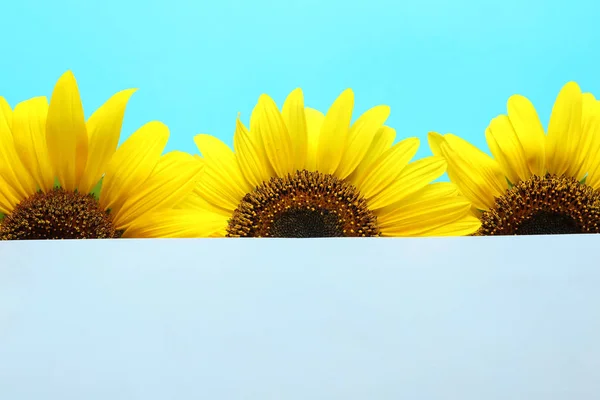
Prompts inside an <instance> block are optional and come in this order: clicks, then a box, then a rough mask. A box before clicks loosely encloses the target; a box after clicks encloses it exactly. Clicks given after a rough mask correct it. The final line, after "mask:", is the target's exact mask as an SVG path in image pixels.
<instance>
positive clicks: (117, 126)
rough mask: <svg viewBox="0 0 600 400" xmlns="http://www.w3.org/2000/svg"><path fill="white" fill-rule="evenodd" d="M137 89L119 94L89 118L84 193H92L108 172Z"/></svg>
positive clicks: (82, 188) (82, 189)
mask: <svg viewBox="0 0 600 400" xmlns="http://www.w3.org/2000/svg"><path fill="white" fill-rule="evenodd" d="M136 90H137V89H128V90H123V91H121V92H118V93H116V94H115V95H113V96H112V97H111V98H110V99H108V101H107V102H106V103H104V104H103V105H102V106H101V107H100V108H99V109H98V110H96V112H94V113H93V114H92V116H91V117H90V118H89V120H88V122H87V131H88V135H89V152H88V160H87V164H86V168H85V173H84V174H83V177H82V179H81V182H80V183H79V191H80V192H82V193H89V192H90V191H91V190H92V189H93V188H94V186H96V184H97V183H98V181H99V180H100V178H101V177H102V175H103V174H104V172H105V170H106V166H107V165H108V163H109V162H110V159H111V157H112V156H113V154H114V153H115V151H116V149H117V145H118V144H119V138H120V136H121V127H122V125H123V118H124V116H125V108H126V107H127V103H128V102H129V99H130V98H131V95H133V93H135V91H136Z"/></svg>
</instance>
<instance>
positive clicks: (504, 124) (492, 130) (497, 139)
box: [485, 115, 544, 184]
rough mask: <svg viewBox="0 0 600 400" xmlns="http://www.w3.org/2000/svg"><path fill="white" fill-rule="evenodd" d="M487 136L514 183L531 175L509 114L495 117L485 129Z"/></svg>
mask: <svg viewBox="0 0 600 400" xmlns="http://www.w3.org/2000/svg"><path fill="white" fill-rule="evenodd" d="M485 138H486V140H487V144H488V146H489V148H490V150H491V152H492V155H493V156H494V158H495V159H496V161H498V164H500V165H501V166H502V169H503V170H504V173H505V174H506V176H507V177H508V179H509V180H510V181H511V182H512V183H513V184H515V183H517V182H519V181H522V180H526V179H528V178H529V177H530V176H531V173H530V172H529V166H528V165H527V158H526V156H525V151H524V150H523V146H522V145H521V142H520V141H519V138H518V137H517V133H516V132H515V130H514V128H513V126H512V124H511V123H510V120H509V119H508V116H506V115H499V116H498V117H496V118H494V119H493V120H492V122H490V125H489V126H488V127H487V129H486V131H485ZM543 144H544V142H542V145H543Z"/></svg>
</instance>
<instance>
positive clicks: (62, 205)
mask: <svg viewBox="0 0 600 400" xmlns="http://www.w3.org/2000/svg"><path fill="white" fill-rule="evenodd" d="M134 91H135V90H133V89H130V90H124V91H121V92H119V93H117V94H115V95H114V96H112V97H111V98H110V99H109V100H108V101H107V102H106V103H105V104H103V105H102V106H101V107H100V108H99V109H98V110H97V111H96V112H95V113H94V114H93V115H92V116H91V117H90V118H89V119H88V120H87V121H85V120H84V113H83V107H82V104H81V99H80V96H79V90H78V87H77V82H76V81H75V77H74V76H73V74H72V73H71V72H70V71H68V72H66V73H65V74H64V75H62V76H61V77H60V79H59V80H58V82H57V83H56V86H55V88H54V91H53V93H52V97H51V100H50V104H48V101H47V99H46V98H45V97H36V98H32V99H29V100H26V101H24V102H22V103H19V104H18V105H17V106H16V107H15V109H14V111H13V110H11V108H10V106H9V105H8V103H7V102H6V100H5V99H4V98H0V212H1V213H3V214H4V218H3V219H2V221H1V223H0V239H4V240H6V239H77V238H119V237H136V236H137V237H139V236H143V235H141V234H140V232H145V233H147V234H149V235H150V236H158V237H160V236H163V235H166V236H169V234H170V233H171V232H172V231H173V225H174V222H173V219H172V217H171V216H169V215H165V213H166V212H168V210H169V209H171V208H172V207H173V206H174V205H175V204H176V203H177V202H178V201H179V200H180V198H182V197H184V196H185V195H186V194H187V193H188V192H190V191H191V190H192V189H193V187H194V184H195V181H194V179H195V178H196V177H197V176H198V174H199V173H200V171H201V169H202V165H201V164H199V163H198V162H197V161H196V160H194V158H193V157H192V156H191V155H189V154H185V153H180V152H171V153H168V154H166V155H164V156H161V154H162V152H163V149H164V147H165V145H166V144H167V140H168V138H169V130H168V128H167V127H166V126H165V125H164V124H162V123H160V122H150V123H148V124H146V125H144V126H143V127H141V128H140V129H139V130H138V131H136V132H135V133H133V135H131V137H130V138H128V139H127V140H126V141H125V142H124V143H123V144H122V145H121V146H120V147H119V148H118V149H117V145H118V142H119V136H120V131H121V125H122V122H123V117H124V114H125V107H126V105H127V103H128V101H129V98H130V97H131V95H132V94H133V93H134ZM100 185H101V190H100V192H99V198H98V197H97V196H96V195H94V194H92V193H91V192H92V191H96V192H97V191H98V188H99V187H100ZM161 217H164V218H161ZM175 225H176V224H175ZM198 229H199V231H200V233H204V232H203V231H202V229H201V227H199V228H198Z"/></svg>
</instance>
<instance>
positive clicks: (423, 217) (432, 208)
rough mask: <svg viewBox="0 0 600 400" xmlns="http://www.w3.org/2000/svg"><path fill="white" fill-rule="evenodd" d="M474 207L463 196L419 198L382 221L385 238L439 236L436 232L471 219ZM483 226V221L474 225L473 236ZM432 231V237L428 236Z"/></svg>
mask: <svg viewBox="0 0 600 400" xmlns="http://www.w3.org/2000/svg"><path fill="white" fill-rule="evenodd" d="M470 208H471V203H470V202H469V201H468V200H467V199H465V198H464V197H459V196H452V197H438V198H433V199H432V198H429V199H426V200H417V199H415V201H414V202H412V203H410V204H406V205H405V206H402V207H398V208H397V209H396V210H395V211H394V212H392V213H390V214H388V215H386V216H385V218H381V219H379V226H380V228H381V231H382V234H383V236H435V235H431V231H432V230H436V229H437V230H439V228H441V227H443V226H445V225H449V224H450V225H451V224H453V223H455V222H456V221H458V220H461V219H462V218H465V217H466V216H469V210H470ZM469 218H471V219H473V218H474V217H470V216H469ZM475 219H476V218H475ZM477 221H478V220H477ZM480 225H481V223H480V222H478V223H475V224H473V225H472V226H471V228H472V230H471V231H469V232H468V233H473V232H474V231H476V230H477V229H478V228H479V226H480ZM450 230H456V228H450ZM458 230H460V229H458ZM428 232H429V234H426V233H428ZM454 234H456V233H454ZM460 234H463V233H462V232H461V233H460Z"/></svg>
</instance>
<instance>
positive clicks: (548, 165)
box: [429, 82, 600, 235]
mask: <svg viewBox="0 0 600 400" xmlns="http://www.w3.org/2000/svg"><path fill="white" fill-rule="evenodd" d="M507 108H508V112H507V114H505V115H499V116H497V117H496V118H494V119H493V120H492V121H491V122H490V124H489V126H488V128H487V129H486V132H485V136H486V140H487V143H488V146H489V150H490V153H491V155H492V156H491V157H490V156H489V155H488V154H486V153H484V152H482V151H481V150H479V149H477V148H476V147H474V146H472V145H471V144H469V143H468V142H466V141H465V140H463V139H461V138H459V137H457V136H455V135H452V134H446V135H440V134H438V133H435V132H431V133H430V134H429V145H430V147H431V150H432V152H433V154H435V155H439V156H441V157H444V158H445V159H446V161H447V162H448V176H449V178H450V180H451V181H452V182H454V183H456V185H457V186H458V187H459V189H460V191H461V193H462V194H463V195H464V196H465V197H467V198H468V199H469V200H470V201H471V202H472V204H473V207H474V208H475V209H476V210H477V211H476V212H475V213H474V214H475V215H477V216H478V217H479V218H480V219H481V221H482V227H481V229H480V230H479V231H478V232H477V234H479V235H531V234H560V233H565V234H566V233H588V232H600V220H599V219H598V218H599V215H600V197H599V195H598V192H597V190H598V189H599V188H600V171H598V166H599V165H600V164H599V162H600V160H598V159H597V157H598V156H599V154H600V153H599V150H600V104H599V102H598V101H596V99H595V98H594V97H593V96H592V95H591V94H589V93H581V90H580V89H579V86H578V85H577V84H576V83H574V82H569V83H567V84H566V85H565V86H564V87H563V88H562V90H561V91H560V93H559V95H558V97H557V99H556V101H555V103H554V107H553V109H552V114H551V117H550V122H549V124H548V129H547V132H545V131H544V128H543V126H542V123H541V122H540V119H539V117H538V115H537V112H536V110H535V108H534V106H533V104H532V103H531V102H530V101H529V100H528V99H527V98H525V97H523V96H521V95H514V96H511V97H510V98H509V100H508V104H507Z"/></svg>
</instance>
